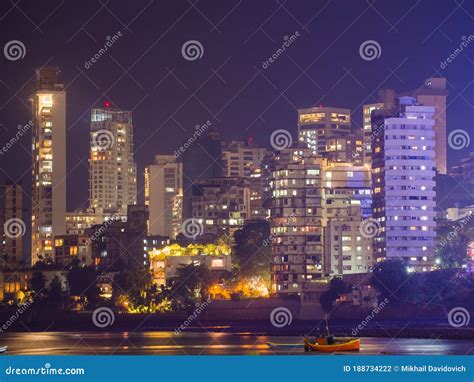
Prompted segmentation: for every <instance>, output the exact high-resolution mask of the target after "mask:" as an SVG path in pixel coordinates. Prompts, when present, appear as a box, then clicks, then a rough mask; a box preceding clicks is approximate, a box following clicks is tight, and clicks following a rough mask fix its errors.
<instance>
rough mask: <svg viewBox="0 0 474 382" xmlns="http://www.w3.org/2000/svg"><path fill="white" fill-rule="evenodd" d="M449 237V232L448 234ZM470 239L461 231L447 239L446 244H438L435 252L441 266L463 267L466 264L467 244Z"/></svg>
mask: <svg viewBox="0 0 474 382" xmlns="http://www.w3.org/2000/svg"><path fill="white" fill-rule="evenodd" d="M448 237H449V234H448ZM469 242H470V239H469V238H468V237H467V236H466V235H464V234H462V233H460V234H458V235H456V236H455V237H454V238H453V239H450V240H446V242H445V244H444V245H438V247H437V249H436V251H435V253H437V255H438V257H439V259H440V264H439V265H440V267H441V268H461V267H462V266H463V265H464V264H466V260H467V246H468V244H469Z"/></svg>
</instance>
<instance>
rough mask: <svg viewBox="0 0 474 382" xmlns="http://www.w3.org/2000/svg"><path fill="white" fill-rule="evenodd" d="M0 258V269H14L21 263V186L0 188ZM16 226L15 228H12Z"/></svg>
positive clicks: (22, 227) (9, 185)
mask: <svg viewBox="0 0 474 382" xmlns="http://www.w3.org/2000/svg"><path fill="white" fill-rule="evenodd" d="M0 190H1V191H2V195H1V197H0V227H2V231H1V232H2V233H1V235H0V258H1V264H0V268H1V269H16V268H17V267H18V266H20V264H22V263H23V259H22V255H23V236H24V234H25V229H26V226H25V223H24V221H23V191H22V190H23V189H22V186H21V184H19V183H13V182H6V183H5V185H4V186H3V187H0ZM14 226H16V228H15V227H14Z"/></svg>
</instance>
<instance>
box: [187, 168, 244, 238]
mask: <svg viewBox="0 0 474 382" xmlns="http://www.w3.org/2000/svg"><path fill="white" fill-rule="evenodd" d="M192 207H193V209H192V212H193V214H192V217H193V219H196V220H197V222H198V223H199V224H201V225H202V227H203V236H204V237H206V236H208V237H209V238H210V239H211V238H214V239H215V238H218V237H220V236H222V235H233V233H234V232H235V231H236V230H237V229H239V228H241V227H242V226H243V225H244V223H245V220H246V219H248V218H249V216H250V189H249V185H248V181H247V179H246V178H240V177H225V178H212V179H198V180H197V181H195V182H194V185H193V197H192Z"/></svg>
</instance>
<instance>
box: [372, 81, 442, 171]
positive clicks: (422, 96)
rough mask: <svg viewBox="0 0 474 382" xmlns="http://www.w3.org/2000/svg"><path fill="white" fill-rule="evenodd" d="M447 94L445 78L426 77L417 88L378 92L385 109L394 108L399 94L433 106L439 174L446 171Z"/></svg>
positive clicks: (421, 103) (420, 103)
mask: <svg viewBox="0 0 474 382" xmlns="http://www.w3.org/2000/svg"><path fill="white" fill-rule="evenodd" d="M448 94H449V91H448V90H447V88H446V78H428V79H427V80H425V82H424V83H423V85H422V86H420V87H419V88H417V89H415V90H411V91H408V92H402V93H400V94H399V95H398V96H397V94H396V93H395V91H394V90H391V89H386V90H383V91H381V92H380V100H381V101H382V102H383V103H384V108H385V109H386V110H392V111H394V110H395V109H396V107H397V97H399V96H402V97H403V96H408V97H415V98H416V102H417V104H419V105H424V106H432V107H434V108H435V112H434V116H433V119H434V121H435V125H434V131H435V142H436V169H437V170H438V172H439V173H440V174H446V173H447V154H446V150H447V139H446V98H447V96H448Z"/></svg>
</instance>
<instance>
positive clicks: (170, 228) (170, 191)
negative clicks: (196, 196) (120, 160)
mask: <svg viewBox="0 0 474 382" xmlns="http://www.w3.org/2000/svg"><path fill="white" fill-rule="evenodd" d="M145 205H147V206H148V210H149V221H148V234H149V235H153V236H167V237H170V238H172V239H174V238H176V235H177V234H178V233H179V232H180V230H181V223H182V213H183V207H182V205H183V164H182V163H178V162H177V161H176V158H175V157H174V156H173V155H156V156H155V163H154V164H152V165H149V166H147V167H146V168H145Z"/></svg>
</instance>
